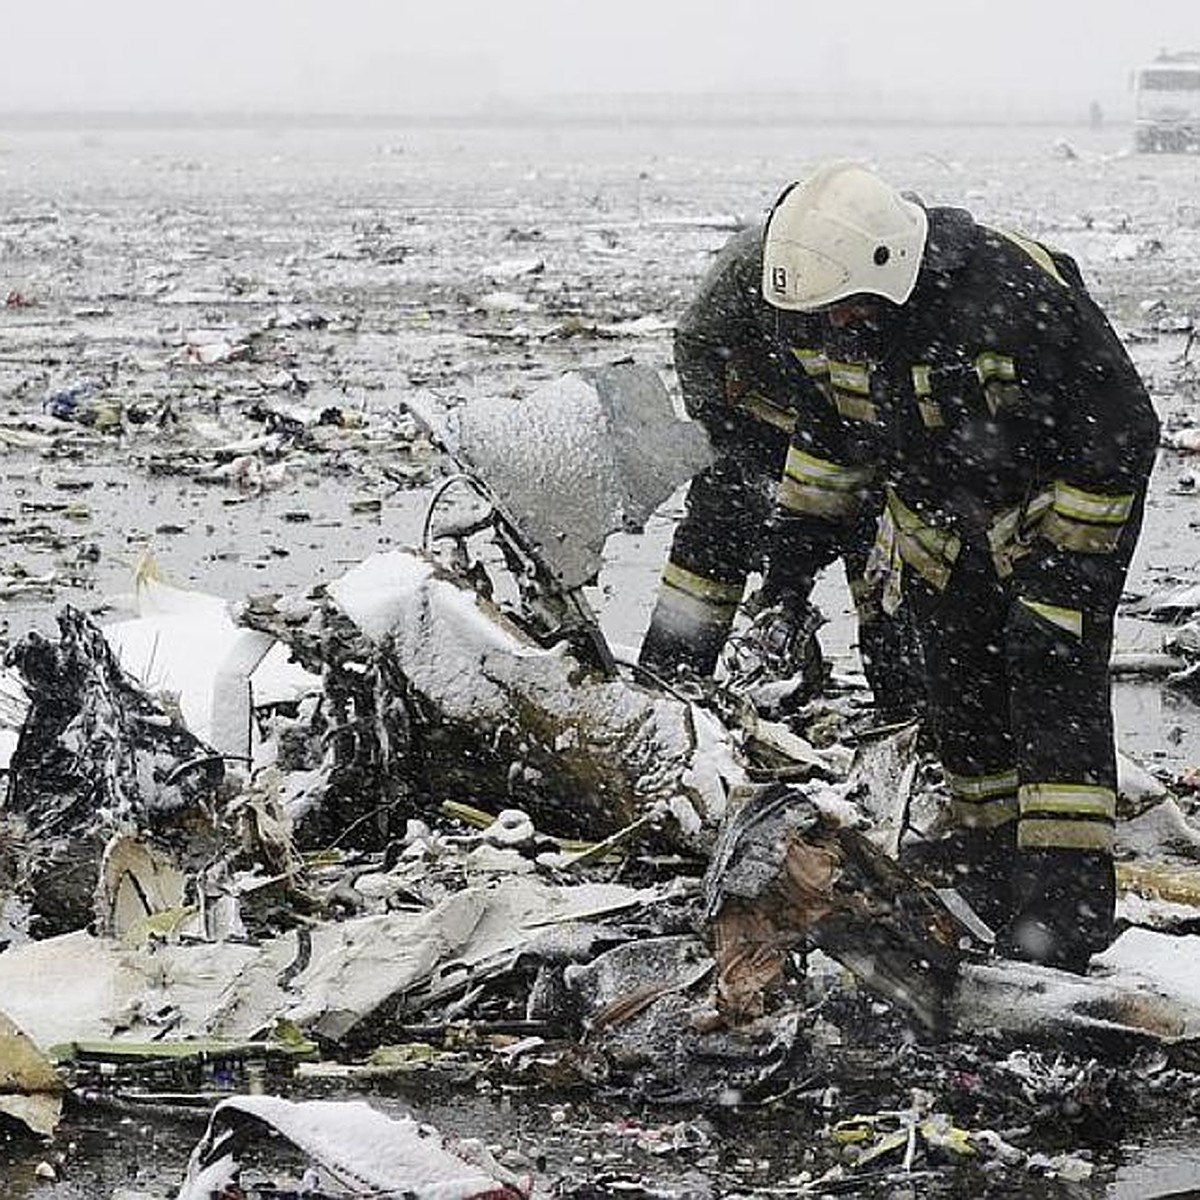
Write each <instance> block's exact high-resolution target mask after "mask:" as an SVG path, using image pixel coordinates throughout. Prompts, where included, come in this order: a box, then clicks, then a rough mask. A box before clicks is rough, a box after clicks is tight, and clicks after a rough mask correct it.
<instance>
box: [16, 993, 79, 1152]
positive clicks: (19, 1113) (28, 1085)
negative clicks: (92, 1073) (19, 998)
mask: <svg viewBox="0 0 1200 1200" xmlns="http://www.w3.org/2000/svg"><path fill="white" fill-rule="evenodd" d="M64 1090H65V1089H64V1087H63V1082H62V1080H61V1079H59V1077H58V1075H57V1074H56V1073H55V1070H54V1067H53V1066H52V1065H51V1063H50V1060H49V1059H47V1058H46V1056H45V1055H44V1054H42V1053H41V1051H40V1050H38V1048H37V1047H36V1046H35V1045H34V1044H33V1042H32V1041H31V1040H30V1039H29V1037H28V1036H26V1034H25V1033H24V1031H23V1030H21V1029H20V1028H18V1026H17V1025H16V1024H15V1023H14V1022H13V1020H12V1019H11V1018H10V1017H8V1016H7V1015H6V1014H5V1013H3V1012H0V1113H4V1114H5V1115H6V1116H9V1117H14V1118H16V1119H17V1120H18V1121H20V1122H21V1123H22V1124H23V1125H25V1126H26V1127H27V1128H28V1129H30V1130H31V1131H32V1132H33V1133H36V1134H40V1135H41V1136H43V1137H50V1136H51V1135H52V1134H53V1133H54V1129H55V1126H56V1125H57V1124H58V1118H59V1116H60V1115H61V1113H62V1097H63V1091H64Z"/></svg>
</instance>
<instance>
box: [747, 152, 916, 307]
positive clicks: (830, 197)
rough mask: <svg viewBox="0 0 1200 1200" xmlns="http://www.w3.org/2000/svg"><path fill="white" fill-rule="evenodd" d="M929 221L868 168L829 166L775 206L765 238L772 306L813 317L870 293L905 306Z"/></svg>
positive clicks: (766, 286)
mask: <svg viewBox="0 0 1200 1200" xmlns="http://www.w3.org/2000/svg"><path fill="white" fill-rule="evenodd" d="M928 230H929V218H928V217H927V216H926V215H925V210H924V209H923V208H922V207H921V206H920V205H919V204H917V203H915V202H914V201H912V200H906V199H905V198H904V197H903V196H901V195H900V193H899V192H897V191H895V190H894V189H892V188H891V187H889V186H888V185H887V184H886V183H884V182H883V180H881V179H879V178H878V177H877V176H875V175H873V174H871V172H870V171H868V170H867V169H866V168H865V167H860V166H857V165H855V164H854V163H844V162H835V163H826V164H825V165H823V166H821V167H818V168H817V170H815V171H814V172H813V173H812V174H811V175H810V176H809V177H808V178H807V179H806V180H804V182H803V183H794V184H792V186H791V187H790V188H788V189H787V191H785V192H784V193H783V195H782V196H780V197H779V199H778V200H777V201H776V202H775V207H774V208H773V209H772V210H771V215H770V216H769V217H768V218H767V227H766V233H765V236H764V239H763V275H762V294H763V298H764V299H765V300H766V301H767V303H768V304H773V305H774V306H775V307H776V308H784V309H789V310H791V311H794V312H810V311H812V310H813V309H817V308H823V307H825V305H827V304H833V303H834V302H835V301H838V300H844V299H845V298H846V297H847V296H854V295H858V294H862V293H867V294H870V295H874V296H883V297H885V298H886V299H888V300H891V301H894V302H895V303H896V304H903V303H904V302H905V300H907V299H908V298H909V296H910V295H912V290H913V287H914V286H915V285H916V282H917V272H918V271H919V270H920V268H921V254H922V252H923V251H924V249H925V236H926V234H927V232H928Z"/></svg>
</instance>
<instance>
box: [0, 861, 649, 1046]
mask: <svg viewBox="0 0 1200 1200" xmlns="http://www.w3.org/2000/svg"><path fill="white" fill-rule="evenodd" d="M659 894H660V893H659V891H658V890H656V889H653V888H648V889H637V888H631V887H626V886H624V885H622V884H604V883H588V884H580V885H577V886H574V887H555V886H552V885H549V884H544V883H541V882H539V881H537V880H532V879H528V878H525V877H521V878H511V879H504V880H502V881H501V882H499V883H497V884H496V885H494V886H490V887H485V886H480V887H470V888H463V889H460V890H459V891H457V892H454V893H453V894H451V895H450V896H448V897H447V898H446V899H445V900H444V901H443V902H442V903H440V904H437V905H435V906H433V907H432V908H429V909H425V910H423V911H421V912H416V913H412V912H394V913H387V914H384V915H380V916H368V917H360V918H357V919H354V920H349V921H338V922H334V921H330V922H326V923H324V924H321V925H318V926H316V927H315V928H313V929H311V930H307V929H306V930H303V931H296V930H292V931H289V932H288V933H285V934H282V935H280V936H279V937H276V938H272V939H269V940H268V941H265V942H263V943H261V944H260V945H257V946H254V945H247V944H245V943H240V942H230V941H225V942H204V943H178V944H173V943H168V944H163V945H157V946H147V947H132V948H131V947H123V946H122V945H121V944H120V943H118V942H116V941H114V940H112V939H108V938H97V937H92V936H91V935H89V934H86V933H83V932H78V933H72V934H66V935H64V936H62V937H59V938H52V939H47V940H45V941H41V942H31V943H28V944H27V945H24V946H18V947H13V948H10V949H9V950H6V951H5V952H3V953H2V954H0V996H3V997H4V1003H5V1006H6V1008H7V1010H8V1011H9V1013H10V1015H12V1017H13V1019H14V1020H16V1021H18V1022H19V1023H20V1024H21V1026H22V1028H23V1029H25V1030H26V1032H27V1033H28V1034H29V1036H30V1037H31V1038H32V1039H33V1040H34V1041H35V1042H36V1043H37V1044H38V1045H39V1046H43V1047H48V1046H51V1045H56V1044H59V1043H64V1042H72V1041H90V1040H97V1039H106V1038H110V1037H113V1036H118V1034H117V1031H118V1030H119V1031H120V1033H119V1036H120V1037H122V1038H125V1039H128V1040H131V1041H139V1040H143V1041H144V1040H145V1039H146V1038H147V1037H152V1036H157V1035H160V1034H161V1033H162V1031H163V1027H164V1026H165V1025H169V1028H170V1036H171V1038H172V1040H183V1039H187V1038H190V1037H210V1036H211V1037H221V1038H230V1039H238V1040H245V1039H249V1038H252V1037H255V1036H257V1035H260V1034H261V1033H262V1032H263V1031H264V1030H267V1029H269V1028H271V1026H272V1025H273V1024H274V1022H275V1021H277V1020H280V1019H284V1020H287V1021H290V1022H292V1023H293V1024H296V1025H298V1026H300V1027H301V1028H303V1029H305V1030H309V1031H312V1032H314V1033H317V1034H319V1035H320V1036H321V1037H323V1038H327V1039H330V1040H341V1039H345V1038H350V1037H351V1036H352V1035H354V1034H355V1033H357V1031H358V1030H359V1029H360V1027H362V1026H363V1025H364V1024H365V1023H366V1022H368V1021H369V1020H370V1018H371V1017H372V1016H373V1015H374V1014H376V1013H377V1012H378V1011H380V1010H382V1009H383V1008H384V1007H385V1006H386V1010H387V1012H388V1013H389V1015H392V1014H396V1013H402V1012H419V1011H420V1010H421V1009H422V1007H424V1006H426V1005H428V1004H430V1003H432V1002H434V1001H435V1000H437V999H439V998H444V997H445V996H448V995H453V994H454V993H455V992H458V991H462V990H463V989H464V988H465V987H466V986H467V985H468V984H469V983H471V982H472V981H477V980H479V979H483V978H486V977H488V976H490V975H495V974H499V973H502V972H503V971H505V970H507V969H508V968H509V967H510V966H511V965H512V964H513V963H514V962H515V961H516V959H517V956H518V955H519V954H520V953H521V952H522V951H523V950H524V949H525V948H526V946H527V945H529V944H530V943H532V942H533V941H534V940H535V939H536V938H537V937H538V936H539V935H540V934H541V932H542V931H543V930H545V929H546V928H547V927H549V926H550V925H553V924H555V923H559V922H574V921H582V920H587V919H589V918H591V917H594V916H597V915H599V914H601V913H606V912H617V911H620V910H622V909H624V908H629V907H632V906H636V905H638V904H641V903H649V902H652V901H653V900H654V898H655V897H657V896H658V895H659ZM73 980H77V981H78V984H77V985H73V983H72V981H73ZM83 981H86V983H84V982H83ZM47 990H49V992H50V998H47V997H45V996H44V995H43V993H44V992H45V991H47Z"/></svg>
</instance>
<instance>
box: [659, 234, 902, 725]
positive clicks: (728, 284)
mask: <svg viewBox="0 0 1200 1200" xmlns="http://www.w3.org/2000/svg"><path fill="white" fill-rule="evenodd" d="M762 238H763V226H762V225H761V224H760V225H757V226H753V227H751V228H748V229H745V230H743V231H742V232H740V233H738V234H736V235H735V236H734V237H733V238H731V239H730V241H729V242H728V243H727V244H726V246H725V247H724V248H723V250H722V251H721V253H720V255H719V256H718V258H717V260H716V262H715V263H714V265H713V267H712V268H711V270H710V271H709V272H708V274H707V276H706V277H705V279H704V281H703V283H702V285H701V287H700V290H699V292H698V293H697V295H696V297H695V299H694V300H693V302H692V303H691V305H690V306H689V307H688V309H687V311H686V312H685V313H684V315H683V317H682V318H681V319H680V321H679V323H678V324H677V326H676V330H675V346H674V348H675V367H676V372H677V375H678V379H679V387H680V391H681V393H682V395H683V400H684V405H685V407H686V409H687V412H688V414H689V415H690V416H691V417H692V418H694V419H695V420H697V421H699V422H700V423H701V424H702V425H703V426H704V428H705V429H706V430H707V432H708V435H709V440H710V442H711V443H712V445H713V448H714V450H715V452H716V453H715V458H714V461H713V464H712V465H711V466H710V467H709V468H708V469H707V470H705V471H703V472H702V473H701V474H699V475H697V476H696V478H695V479H693V481H692V483H691V485H690V486H689V488H688V492H687V497H686V500H685V510H684V515H683V517H682V519H681V520H680V522H679V524H678V526H677V527H676V530H675V534H674V539H673V541H672V545H671V550H670V554H669V557H668V560H667V563H666V565H665V567H664V569H663V576H662V582H661V586H660V590H659V595H658V598H657V601H656V604H655V608H654V612H653V615H652V617H651V620H650V626H649V628H648V630H647V632H646V636H645V638H644V639H643V641H642V646H641V651H640V655H639V661H640V662H641V664H642V665H643V666H645V667H648V668H649V669H651V670H652V671H654V672H655V673H656V674H658V675H660V676H661V677H663V678H665V679H670V678H671V677H673V676H674V675H675V673H676V672H677V671H678V670H679V669H680V668H681V667H685V668H687V669H688V670H689V671H691V672H693V673H694V674H697V675H701V676H708V675H711V674H712V673H713V671H714V669H715V667H716V663H717V660H718V658H719V656H720V653H721V650H722V648H723V647H724V645H725V642H726V640H727V638H728V635H729V632H730V628H731V626H732V624H733V619H734V615H735V613H736V612H737V609H738V606H739V604H740V603H741V601H742V598H743V593H744V591H745V586H746V581H747V578H748V577H749V575H750V574H751V573H752V572H754V571H756V570H759V569H761V566H762V561H761V560H762V553H763V550H764V547H765V544H766V541H767V540H768V536H769V535H768V523H769V521H770V519H771V517H772V514H773V511H774V507H775V501H776V492H777V489H778V487H779V481H780V478H781V476H782V474H783V464H784V460H785V458H786V456H787V449H788V444H789V441H790V437H791V431H792V426H793V424H794V423H795V418H796V408H795V404H794V397H793V396H792V390H793V389H794V381H793V379H792V376H791V372H790V370H789V369H788V367H787V365H786V364H783V365H782V366H781V364H780V362H779V355H780V353H783V354H785V355H786V353H787V351H786V349H783V350H782V351H781V349H780V347H779V345H778V344H777V342H776V338H775V323H776V316H777V314H776V311H775V309H773V308H772V307H771V305H769V304H768V303H767V302H766V301H765V300H764V299H763V295H762ZM881 506H882V492H879V493H878V495H877V504H876V506H875V508H874V509H872V508H871V506H870V505H864V506H863V511H862V514H861V517H860V519H859V521H858V522H857V523H856V524H855V526H854V528H853V529H852V530H851V531H850V532H849V534H848V535H847V537H846V538H845V539H844V540H843V541H842V542H841V543H840V544H839V545H838V547H837V552H838V553H840V554H841V556H842V558H843V561H844V565H845V569H846V576H847V582H848V584H849V586H850V591H851V596H852V598H853V600H854V604H855V610H856V615H857V619H858V641H859V649H860V653H861V657H862V660H863V667H864V672H865V674H866V676H867V681H868V683H869V684H870V686H871V690H872V693H873V695H874V698H875V703H876V710H877V715H878V717H879V719H880V720H883V721H892V720H902V719H906V718H909V717H911V716H912V715H913V714H914V713H915V712H917V711H918V710H919V708H920V705H921V700H922V695H923V686H922V681H921V674H920V668H919V663H918V662H917V657H918V655H917V650H916V646H915V642H914V639H913V637H912V635H911V631H909V630H908V628H907V622H906V621H905V620H904V619H903V618H902V617H894V616H891V615H885V614H884V613H883V612H882V610H881V609H880V606H879V603H878V597H877V596H875V595H872V594H871V591H870V589H869V588H868V587H867V586H866V584H865V581H864V570H865V567H866V562H867V555H868V552H869V551H870V548H871V546H872V545H873V543H874V540H875V533H876V521H877V517H878V512H879V509H880V508H881ZM836 556H837V555H836V554H835V555H834V557H836ZM821 565H822V566H824V565H825V564H821ZM814 574H815V571H814ZM813 582H814V581H813V579H812V578H806V579H798V578H792V579H789V581H788V588H787V592H786V594H776V595H769V594H763V595H760V596H759V597H758V598H757V599H758V601H759V604H760V606H761V608H762V609H763V610H764V612H763V615H764V616H772V619H771V620H770V621H768V622H760V625H761V626H762V627H763V628H765V629H768V630H769V636H770V638H771V640H772V642H773V645H772V646H770V647H761V649H764V650H769V651H770V652H771V654H772V656H773V658H774V659H775V661H773V662H771V663H770V664H768V665H770V666H773V667H775V668H777V669H781V670H787V669H789V668H794V667H802V666H807V674H808V675H809V676H816V678H812V677H809V678H805V679H804V680H803V685H804V686H805V688H806V691H807V690H812V689H815V688H816V687H819V685H820V683H821V682H822V681H823V673H822V664H821V662H820V654H819V645H818V644H817V643H815V642H813V641H812V634H813V633H814V632H815V627H816V626H817V625H818V624H819V623H820V617H819V614H817V613H815V610H813V609H812V608H811V607H810V605H809V603H808V597H809V593H810V591H811V588H812V584H813ZM906 632H907V636H906ZM789 640H792V641H793V644H792V645H790V646H789V645H788V644H787V643H788V641H789Z"/></svg>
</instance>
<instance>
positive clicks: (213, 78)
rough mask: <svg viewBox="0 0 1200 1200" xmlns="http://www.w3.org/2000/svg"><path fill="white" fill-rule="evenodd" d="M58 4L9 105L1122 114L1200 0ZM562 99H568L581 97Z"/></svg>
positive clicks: (15, 35)
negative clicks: (643, 103)
mask: <svg viewBox="0 0 1200 1200" xmlns="http://www.w3.org/2000/svg"><path fill="white" fill-rule="evenodd" d="M1097 10H1098V6H1096V5H1094V4H1089V3H1085V2H1083V0H1063V2H1061V3H1059V4H1057V5H1049V4H1045V3H1037V4H1035V3H1033V0H1010V3H1009V4H1007V5H1006V6H1005V8H1004V10H1003V13H1002V14H1001V15H999V16H994V15H993V14H994V13H995V7H994V5H991V4H989V3H984V0H959V2H958V3H934V2H933V0H910V2H909V3H908V4H907V5H903V6H901V5H896V4H884V3H882V2H881V0H860V2H859V3H858V4H857V5H853V6H851V5H838V6H828V7H827V6H820V7H818V6H815V5H813V4H809V3H803V2H802V0H742V2H741V3H728V2H721V3H714V2H712V0H708V2H705V0H692V2H690V3H684V2H683V0H657V2H656V3H644V2H640V0H638V2H635V0H610V2H609V3H608V4H607V5H605V6H604V7H603V8H602V9H601V8H597V7H594V6H587V7H583V6H578V7H577V6H574V5H571V4H567V3H562V2H561V0H509V2H508V3H506V4H503V5H495V4H486V3H475V2H470V0H442V2H441V3H439V4H436V5H427V4H422V5H421V6H420V7H417V6H416V5H411V4H405V3H402V2H398V0H392V2H389V0H343V3H341V4H339V5H337V6H336V8H331V7H330V6H329V5H327V4H318V3H317V2H316V0H254V2H253V3H249V4H247V3H241V4H235V3H233V0H208V3H207V4H206V5H204V6H203V7H194V8H189V9H187V10H185V12H184V17H185V18H186V19H182V20H181V19H180V12H179V10H173V9H168V8H167V7H166V6H164V5H162V4H161V3H152V2H151V0H110V2H109V3H107V4H104V5H96V4H94V3H87V2H86V0H49V2H47V3H44V4H42V5H22V6H20V7H14V8H13V10H12V11H11V12H9V13H6V21H5V25H6V28H5V37H4V39H3V44H2V45H0V112H4V113H8V114H20V113H38V112H41V113H44V112H78V113H87V112H113V111H123V112H141V113H150V112H158V111H161V112H221V111H230V110H243V111H247V110H253V111H258V112H264V113H270V112H274V113H329V114H340V115H346V116H352V115H355V114H397V115H422V114H436V113H443V114H450V113H460V114H461V113H471V112H483V113H489V112H490V113H494V112H503V111H512V110H514V109H520V108H522V107H523V106H524V107H526V108H527V107H529V106H530V105H531V104H537V105H542V106H545V105H548V104H549V105H553V104H562V105H564V106H566V107H568V108H569V107H570V106H571V104H572V103H574V102H576V101H578V102H583V101H584V100H585V99H587V98H591V100H592V102H594V103H599V102H600V99H601V98H604V97H608V98H612V97H616V96H641V97H660V98H665V97H670V96H678V97H682V98H687V97H692V98H695V97H701V96H726V97H737V96H741V97H744V98H747V103H749V102H751V100H752V99H753V98H755V97H766V96H771V95H773V94H774V95H783V94H787V95H802V96H807V97H824V98H825V100H826V102H827V103H829V104H832V103H834V102H837V103H841V104H843V105H845V106H848V107H850V108H853V107H854V106H859V107H863V108H866V109H871V110H873V111H882V112H885V113H886V110H887V109H888V107H889V105H899V106H902V107H905V108H907V109H910V110H912V109H915V110H918V111H921V112H925V113H927V114H929V115H934V114H937V113H941V114H942V115H954V114H958V113H961V112H962V111H963V110H964V107H965V108H966V109H967V111H968V112H969V111H978V112H988V113H1000V114H1002V113H1004V112H1006V111H1007V112H1011V113H1014V114H1029V113H1036V112H1039V111H1046V112H1051V111H1054V112H1060V113H1062V112H1072V113H1074V112H1080V111H1085V110H1086V108H1087V106H1088V105H1089V104H1090V103H1092V102H1093V101H1094V102H1096V103H1098V104H1100V105H1101V106H1102V107H1103V108H1104V109H1105V110H1106V111H1109V112H1112V113H1113V114H1114V115H1117V116H1119V115H1120V112H1121V110H1122V109H1123V108H1124V107H1125V106H1126V105H1127V102H1128V83H1129V76H1130V72H1131V71H1132V69H1133V68H1134V67H1135V66H1137V65H1138V64H1139V63H1141V62H1143V61H1146V60H1148V59H1150V58H1152V57H1153V56H1154V55H1155V53H1156V52H1157V51H1158V50H1159V49H1161V48H1164V47H1166V48H1171V49H1200V21H1197V18H1196V16H1195V3H1194V0H1186V2H1185V0H1143V2H1142V3H1140V4H1138V5H1137V6H1121V8H1120V9H1119V10H1118V11H1116V12H1110V13H1104V14H1103V15H1099V14H1098V11H1097ZM572 98H574V99H572Z"/></svg>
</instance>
